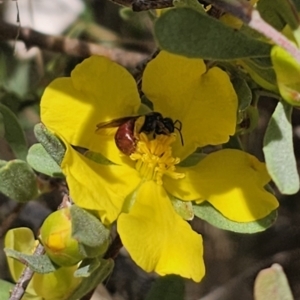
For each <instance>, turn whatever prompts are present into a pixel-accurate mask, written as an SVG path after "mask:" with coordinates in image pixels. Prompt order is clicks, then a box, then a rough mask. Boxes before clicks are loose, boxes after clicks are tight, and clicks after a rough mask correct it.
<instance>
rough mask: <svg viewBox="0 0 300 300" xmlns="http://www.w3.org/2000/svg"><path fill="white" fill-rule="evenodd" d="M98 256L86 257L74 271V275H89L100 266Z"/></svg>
mask: <svg viewBox="0 0 300 300" xmlns="http://www.w3.org/2000/svg"><path fill="white" fill-rule="evenodd" d="M100 264H101V263H100V261H99V259H98V258H87V259H84V260H83V261H82V262H81V264H80V266H79V267H78V269H77V270H76V271H75V272H74V277H89V276H90V275H91V274H93V272H95V271H96V269H98V268H99V266H100Z"/></svg>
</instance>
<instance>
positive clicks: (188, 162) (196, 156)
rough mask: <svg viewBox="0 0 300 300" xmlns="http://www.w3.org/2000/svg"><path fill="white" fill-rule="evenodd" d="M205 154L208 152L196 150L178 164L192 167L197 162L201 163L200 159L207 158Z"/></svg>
mask: <svg viewBox="0 0 300 300" xmlns="http://www.w3.org/2000/svg"><path fill="white" fill-rule="evenodd" d="M205 156H206V154H204V153H199V152H194V153H192V154H191V155H189V156H188V157H187V158H186V159H184V160H183V161H181V162H180V163H179V165H178V166H180V167H184V168H187V167H192V166H194V165H196V164H197V163H199V161H200V160H202V159H203V158H205Z"/></svg>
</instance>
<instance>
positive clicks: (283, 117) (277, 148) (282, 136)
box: [263, 102, 299, 195]
mask: <svg viewBox="0 0 300 300" xmlns="http://www.w3.org/2000/svg"><path fill="white" fill-rule="evenodd" d="M291 113H292V106H290V105H289V104H288V103H286V102H279V103H278V104H277V107H276V109H275V111H274V113H273V115H272V118H271V120H270V122H269V125H268V128H267V131H266V134H265V137H264V147H263V151H264V154H265V159H266V165H267V169H268V172H269V174H270V175H271V177H272V179H273V181H274V182H275V184H276V186H277V187H278V189H279V190H280V192H281V193H282V194H288V195H292V194H295V193H297V192H298V190H299V175H298V171H297V164H296V159H295V155H294V147H293V132H292V125H291Z"/></svg>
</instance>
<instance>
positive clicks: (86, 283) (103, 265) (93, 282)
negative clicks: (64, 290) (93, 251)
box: [68, 259, 114, 300]
mask: <svg viewBox="0 0 300 300" xmlns="http://www.w3.org/2000/svg"><path fill="white" fill-rule="evenodd" d="M113 268H114V261H113V260H112V259H107V260H105V259H100V266H99V267H98V268H97V269H96V270H94V272H93V273H92V274H91V275H92V276H89V277H87V278H83V280H82V282H81V284H80V285H79V287H78V288H77V289H76V290H75V291H74V292H73V293H72V295H71V296H69V297H68V300H77V299H80V298H81V297H83V296H84V295H86V294H87V293H88V292H89V291H91V290H92V289H94V288H95V287H96V286H97V285H98V284H99V283H101V282H103V281H104V280H105V279H106V278H107V276H108V275H109V274H110V273H111V272H112V270H113Z"/></svg>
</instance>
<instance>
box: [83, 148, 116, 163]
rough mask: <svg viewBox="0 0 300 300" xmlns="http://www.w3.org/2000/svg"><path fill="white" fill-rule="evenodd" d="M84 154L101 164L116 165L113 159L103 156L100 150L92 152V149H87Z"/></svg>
mask: <svg viewBox="0 0 300 300" xmlns="http://www.w3.org/2000/svg"><path fill="white" fill-rule="evenodd" d="M84 156H85V157H87V158H89V159H90V160H93V161H94V162H96V163H98V164H101V165H114V163H113V162H112V161H110V160H109V159H107V158H106V157H105V156H103V155H102V154H101V153H98V152H92V151H90V150H87V151H86V152H84Z"/></svg>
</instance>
